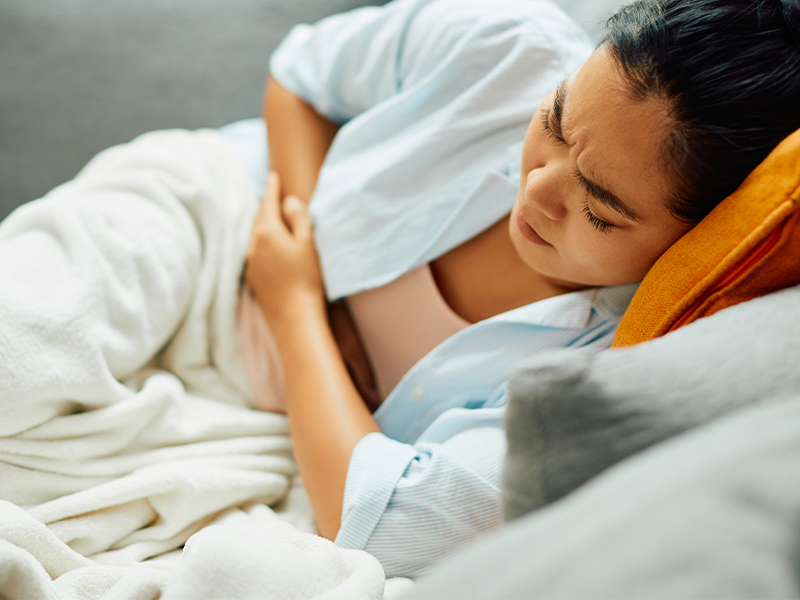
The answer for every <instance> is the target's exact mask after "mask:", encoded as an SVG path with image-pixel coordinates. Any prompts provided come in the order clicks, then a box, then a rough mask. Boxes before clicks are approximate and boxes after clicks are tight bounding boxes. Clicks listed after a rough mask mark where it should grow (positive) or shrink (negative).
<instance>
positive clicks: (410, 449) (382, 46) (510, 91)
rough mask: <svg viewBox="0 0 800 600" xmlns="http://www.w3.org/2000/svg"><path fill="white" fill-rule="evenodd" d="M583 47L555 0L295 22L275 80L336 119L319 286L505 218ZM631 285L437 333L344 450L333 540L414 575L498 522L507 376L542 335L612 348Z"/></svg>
mask: <svg viewBox="0 0 800 600" xmlns="http://www.w3.org/2000/svg"><path fill="white" fill-rule="evenodd" d="M590 52H591V50H590V48H589V45H588V43H587V41H586V39H585V38H584V37H583V35H582V33H581V32H580V30H579V28H578V27H577V26H576V25H575V24H574V23H573V22H572V21H570V19H569V18H568V17H567V16H566V15H565V14H564V13H562V12H561V11H560V9H558V8H557V7H556V6H554V5H552V4H550V3H548V2H536V1H531V0H495V1H493V2H486V1H485V0H395V1H394V2H391V3H389V4H387V5H385V6H383V7H365V8H361V9H357V10H354V11H351V12H349V13H345V14H342V15H335V16H333V17H329V18H327V19H323V20H322V21H320V22H319V23H317V24H315V25H299V26H297V27H295V28H294V29H293V30H292V31H291V32H290V33H289V35H288V36H287V38H286V39H285V40H284V41H283V42H282V44H281V45H280V46H279V48H278V49H277V50H276V51H275V53H274V54H273V56H272V59H271V62H270V70H271V74H272V76H273V77H274V78H275V79H276V80H277V81H278V82H279V83H280V84H281V85H282V86H283V87H285V88H286V89H288V90H289V91H290V92H292V93H294V94H295V95H297V96H299V97H301V98H303V99H304V100H306V101H307V102H308V103H310V104H311V105H312V106H313V107H314V108H315V110H316V111H317V112H319V113H320V114H321V115H323V116H325V117H326V118H328V119H329V120H331V121H334V122H336V123H339V124H341V125H342V127H341V129H340V130H339V133H338V134H337V136H336V138H335V139H334V142H333V144H332V146H331V148H330V150H329V152H328V154H327V157H326V159H325V163H324V164H323V167H322V170H321V172H320V176H319V179H318V183H317V188H316V190H315V192H314V195H313V197H312V199H311V205H310V211H311V216H312V219H313V222H314V229H315V240H316V243H317V247H318V250H319V255H320V261H321V264H322V269H323V275H324V278H325V284H326V290H327V294H328V296H329V298H331V299H336V298H341V297H346V296H349V295H351V294H354V293H357V292H359V291H363V290H366V289H372V288H375V287H378V286H380V285H383V284H386V283H388V282H390V281H392V280H394V279H395V278H397V277H398V276H400V275H402V274H403V273H406V272H408V271H410V270H411V269H413V268H416V267H418V266H420V265H421V264H423V263H427V262H430V261H432V260H433V259H435V258H437V257H439V256H441V255H442V254H444V253H445V252H447V251H448V250H450V249H452V248H455V247H457V246H459V245H460V244H462V243H464V242H465V241H467V240H469V239H471V238H472V237H474V236H476V235H477V234H478V233H480V232H481V231H483V230H485V229H486V228H487V227H489V226H491V225H492V224H494V223H495V222H497V221H498V220H499V219H501V218H502V217H504V216H505V215H507V214H508V213H509V211H510V210H511V207H512V206H513V203H514V201H515V199H516V197H517V195H518V193H519V182H520V179H519V178H520V166H521V148H522V140H523V138H524V136H525V131H526V129H527V127H528V125H529V123H530V121H531V117H532V116H533V114H534V112H535V110H536V107H537V106H538V104H539V103H540V102H541V101H542V99H543V98H544V97H545V96H547V94H548V93H549V92H550V91H551V90H552V89H553V88H555V86H556V85H558V83H559V82H560V81H561V80H562V79H563V78H564V77H566V76H567V75H568V74H569V73H571V72H572V71H573V70H575V69H576V68H578V67H579V66H580V65H581V64H582V63H583V61H584V60H585V59H586V58H587V57H588V55H589V54H590ZM634 290H635V286H621V287H613V288H600V289H592V290H584V291H580V292H574V293H571V294H566V295H563V296H557V297H554V298H549V299H547V300H543V301H541V302H537V303H534V304H531V305H528V306H525V307H522V308H518V309H516V310H512V311H509V312H506V313H503V314H501V315H497V316H495V317H493V318H490V319H487V320H484V321H481V322H479V323H476V324H474V325H472V326H470V327H467V328H466V329H464V330H462V331H460V332H459V333H457V334H456V335H454V336H452V337H451V338H449V339H447V340H446V341H444V342H443V343H442V344H440V345H439V346H438V347H436V348H435V349H434V350H433V351H431V352H430V353H429V354H427V355H426V356H425V357H424V358H422V359H421V360H420V361H419V362H418V363H417V364H416V365H415V366H414V367H413V368H412V369H411V370H410V371H409V372H408V373H407V374H406V375H405V376H404V377H403V379H401V381H400V382H399V383H398V385H397V386H396V387H395V388H394V390H393V391H392V392H391V393H390V394H389V396H388V397H387V398H386V400H385V401H384V403H383V404H382V405H381V407H380V408H379V409H378V410H377V412H376V413H375V419H376V421H377V423H378V425H379V426H380V428H381V433H373V434H370V435H368V436H366V437H365V438H364V439H363V440H361V442H360V443H359V444H358V446H357V447H356V448H355V450H354V452H353V455H352V457H351V460H350V464H349V468H348V473H347V482H346V486H345V496H344V506H343V511H342V520H341V527H340V530H339V533H338V535H337V537H336V543H337V544H338V545H340V546H342V547H347V548H357V549H365V550H367V551H368V552H371V553H372V554H374V555H375V556H376V557H377V558H378V559H379V560H380V561H381V563H382V564H383V566H384V569H385V571H386V574H387V576H395V575H405V576H415V575H419V574H421V573H422V572H424V571H425V570H427V569H428V568H429V567H430V566H431V565H432V564H434V563H435V562H437V561H439V560H441V559H442V558H443V557H445V556H446V555H448V554H449V553H451V552H452V551H453V550H455V549H456V548H457V547H458V546H460V545H462V544H464V543H466V542H468V541H470V540H472V539H474V538H475V537H476V536H477V535H479V534H480V533H482V532H486V531H489V530H491V529H493V528H495V527H497V525H498V524H499V522H500V504H499V499H500V494H499V479H500V472H501V468H502V461H503V457H504V454H505V448H506V446H505V435H504V430H503V414H504V406H505V404H506V401H507V395H506V383H505V382H506V381H507V379H508V377H509V375H510V374H511V372H512V371H513V369H514V368H515V367H516V366H517V365H519V364H520V363H521V362H522V361H524V360H525V359H526V358H529V357H530V356H532V355H533V354H536V353H537V352H541V351H543V350H547V349H551V348H565V347H584V348H589V349H594V350H600V349H605V348H607V347H608V346H609V345H610V343H611V339H612V337H613V333H614V329H615V328H616V325H617V323H618V321H619V318H620V316H621V314H622V312H623V311H624V309H625V307H626V306H627V303H628V302H629V300H630V298H631V296H632V294H633V292H634Z"/></svg>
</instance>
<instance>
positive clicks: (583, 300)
mask: <svg viewBox="0 0 800 600" xmlns="http://www.w3.org/2000/svg"><path fill="white" fill-rule="evenodd" d="M637 288H638V284H630V285H617V286H609V287H600V288H589V289H586V290H580V291H577V292H570V293H568V294H561V295H560V296H553V297H552V298H546V299H544V300H540V301H539V302H534V303H532V304H528V305H526V306H522V307H520V308H516V309H514V310H510V311H508V312H505V313H502V314H499V315H496V316H494V317H491V318H489V319H487V320H486V322H487V323H488V322H516V323H519V322H523V323H528V324H529V325H539V326H542V327H554V328H562V329H585V328H586V327H587V326H588V324H589V321H590V319H591V318H592V316H593V314H594V313H597V315H598V316H599V317H600V318H601V319H603V320H610V319H618V318H620V317H621V316H622V314H623V313H624V312H625V309H626V308H627V307H628V304H629V303H630V301H631V298H633V294H634V293H635V292H636V289H637Z"/></svg>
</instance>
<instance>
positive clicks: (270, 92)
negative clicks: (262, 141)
mask: <svg viewBox="0 0 800 600" xmlns="http://www.w3.org/2000/svg"><path fill="white" fill-rule="evenodd" d="M263 115H264V119H265V120H266V122H267V145H268V147H269V160H270V169H271V170H273V171H277V172H278V174H279V175H280V177H281V182H282V185H283V195H284V196H286V195H295V196H298V197H299V198H300V199H302V200H304V201H305V202H308V201H309V200H310V199H311V194H312V193H313V192H314V188H315V187H316V185H317V177H318V175H319V170H320V167H321V166H322V162H323V161H324V160H325V155H326V154H327V153H328V148H329V147H330V145H331V142H333V138H334V136H335V135H336V132H337V131H338V130H339V126H338V125H336V124H335V123H332V122H330V121H329V120H327V119H325V118H324V117H322V116H321V115H319V114H318V113H317V112H316V111H315V110H314V109H313V108H312V107H311V105H309V104H308V103H307V102H305V101H304V100H302V99H300V98H298V97H297V96H295V95H294V94H292V93H291V92H289V91H288V90H286V89H285V88H284V87H282V86H281V85H280V84H279V83H278V82H277V81H275V80H274V79H273V78H272V77H270V78H269V79H268V81H267V88H266V91H265V94H264V107H263Z"/></svg>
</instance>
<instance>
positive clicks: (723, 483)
mask: <svg viewBox="0 0 800 600" xmlns="http://www.w3.org/2000/svg"><path fill="white" fill-rule="evenodd" d="M799 521H800V395H795V396H793V397H789V398H777V399H775V400H773V401H769V402H763V403H760V404H757V405H754V406H750V407H746V408H743V409H739V410H738V411H734V412H733V413H732V414H731V415H728V416H726V417H723V418H721V419H719V420H717V421H715V422H714V423H711V424H709V425H705V426H703V427H700V428H698V429H695V430H692V431H690V432H688V433H685V434H682V435H680V436H678V437H676V438H674V439H672V440H670V441H668V442H665V443H663V444H659V445H658V446H656V447H654V448H651V449H649V450H647V451H645V452H642V453H640V454H638V455H637V456H635V457H633V458H630V459H628V460H626V461H624V462H623V463H621V464H619V465H617V466H615V467H613V468H612V469H610V470H608V471H607V472H606V473H604V474H603V475H601V476H600V477H598V478H597V479H595V480H594V481H592V482H591V483H589V484H587V485H586V486H584V487H582V488H581V489H580V490H578V491H576V492H575V493H574V494H571V495H569V496H567V497H566V498H564V499H562V500H561V501H559V502H557V503H555V504H553V505H551V506H548V507H546V508H544V509H542V510H539V511H536V512H534V513H531V514H530V515H528V516H526V517H523V518H521V519H518V520H516V521H512V522H510V523H508V524H506V526H505V527H504V528H503V529H502V530H501V531H500V532H498V533H496V534H495V535H493V536H490V537H488V538H486V539H485V540H483V541H482V542H480V543H478V544H476V545H474V546H473V547H471V548H469V549H468V550H466V551H464V552H463V553H461V554H460V555H457V556H455V557H453V558H452V559H451V560H449V561H447V562H446V563H444V564H442V565H440V566H439V567H438V568H437V569H436V570H435V571H434V572H433V573H432V574H431V575H429V576H428V577H425V578H422V579H421V580H420V581H419V585H418V587H417V589H416V590H415V592H414V593H413V594H412V595H411V598H417V599H423V598H425V599H432V598H437V599H448V598H459V599H462V600H464V599H469V598H482V599H490V598H491V599H493V600H494V599H497V600H499V599H503V598H515V599H520V598H797V597H798V596H800V585H799V584H800V581H799V580H798V578H799V577H800V571H798V568H797V566H798V562H797V558H798V554H797V552H798V548H800V529H798V527H797V523H798V522H799Z"/></svg>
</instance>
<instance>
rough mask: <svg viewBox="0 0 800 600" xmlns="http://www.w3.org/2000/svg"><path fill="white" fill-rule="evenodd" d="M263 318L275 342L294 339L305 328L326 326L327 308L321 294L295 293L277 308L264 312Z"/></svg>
mask: <svg viewBox="0 0 800 600" xmlns="http://www.w3.org/2000/svg"><path fill="white" fill-rule="evenodd" d="M262 310H263V311H264V316H265V317H266V319H267V323H269V327H270V330H271V332H272V335H273V337H275V338H276V341H278V342H280V340H282V339H285V338H287V337H296V336H297V335H298V334H300V333H301V332H302V331H303V330H304V329H305V328H307V327H309V326H311V327H316V326H318V325H319V324H324V325H325V326H327V323H328V318H327V307H326V304H325V298H324V297H323V296H322V295H321V294H312V293H297V294H294V295H293V296H292V297H291V298H287V299H286V300H285V301H284V302H281V303H280V305H279V306H276V307H270V308H269V309H268V310H264V309H263V308H262Z"/></svg>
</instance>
